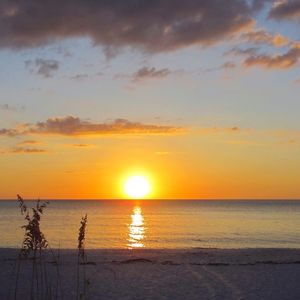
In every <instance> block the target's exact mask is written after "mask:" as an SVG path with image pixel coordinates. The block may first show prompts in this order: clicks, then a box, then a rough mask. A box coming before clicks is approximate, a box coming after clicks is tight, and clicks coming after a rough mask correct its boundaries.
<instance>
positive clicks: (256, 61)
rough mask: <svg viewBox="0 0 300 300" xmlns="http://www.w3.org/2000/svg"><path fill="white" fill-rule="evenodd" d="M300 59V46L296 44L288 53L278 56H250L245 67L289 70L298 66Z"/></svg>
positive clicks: (245, 62)
mask: <svg viewBox="0 0 300 300" xmlns="http://www.w3.org/2000/svg"><path fill="white" fill-rule="evenodd" d="M299 58H300V45H298V44H297V43H296V44H294V45H293V46H292V47H291V48H290V49H289V50H288V51H287V52H286V53H284V54H278V55H268V54H258V55H250V56H249V57H247V58H246V59H245V60H244V63H243V64H244V66H246V67H252V66H261V67H264V68H266V69H289V68H292V67H294V66H296V65H297V63H298V61H299Z"/></svg>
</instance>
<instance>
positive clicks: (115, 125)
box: [0, 116, 185, 136]
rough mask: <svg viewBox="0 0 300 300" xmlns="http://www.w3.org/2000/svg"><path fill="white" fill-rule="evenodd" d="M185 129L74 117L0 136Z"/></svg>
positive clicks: (22, 127)
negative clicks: (101, 121)
mask: <svg viewBox="0 0 300 300" xmlns="http://www.w3.org/2000/svg"><path fill="white" fill-rule="evenodd" d="M184 131H185V129H184V128H182V127H175V126H164V125H152V124H143V123H139V122H131V121H128V120H125V119H115V120H114V121H113V122H110V123H93V122H90V121H85V120H82V119H80V118H78V117H74V116H66V117H55V118H50V119H48V120H46V121H45V122H38V123H35V124H21V125H19V126H18V127H17V128H12V129H0V135H6V136H16V135H28V134H35V135H50V134H53V135H65V136H80V135H82V136H88V135H98V136H103V135H120V134H142V135H147V134H176V133H182V132H184Z"/></svg>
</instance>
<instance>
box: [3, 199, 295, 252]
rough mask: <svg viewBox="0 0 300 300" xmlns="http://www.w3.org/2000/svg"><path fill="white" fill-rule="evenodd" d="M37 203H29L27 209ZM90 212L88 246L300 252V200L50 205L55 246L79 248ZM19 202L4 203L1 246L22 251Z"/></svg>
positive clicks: (46, 223) (48, 224) (49, 232)
mask: <svg viewBox="0 0 300 300" xmlns="http://www.w3.org/2000/svg"><path fill="white" fill-rule="evenodd" d="M31 205H33V202H30V201H28V206H31ZM85 213H87V214H88V227H87V239H86V247H87V248H143V247H146V248H193V247H217V248H248V247H272V248H276V247H277V248H279V247H280V248H282V247H284V248H300V201H287V200H286V201H157V200H156V201H153V200H152V201H150V200H148V201H145V200H144V201H139V202H136V201H87V200H82V201H50V205H49V207H48V208H47V209H46V210H45V213H44V215H43V219H42V230H43V231H44V233H45V235H46V238H47V239H48V240H49V242H50V245H51V246H52V247H53V248H55V247H60V248H74V247H76V242H77V234H78V228H79V223H80V219H81V217H82V216H83V215H84V214H85ZM23 223H24V220H23V217H22V216H21V214H20V211H19V208H18V203H17V202H16V201H0V232H1V239H0V247H19V246H20V244H21V241H22V237H23V233H24V232H23V230H22V229H21V226H22V224H23Z"/></svg>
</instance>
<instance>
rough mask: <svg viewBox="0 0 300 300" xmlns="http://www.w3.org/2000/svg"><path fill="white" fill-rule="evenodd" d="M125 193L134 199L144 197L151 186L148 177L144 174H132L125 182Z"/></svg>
mask: <svg viewBox="0 0 300 300" xmlns="http://www.w3.org/2000/svg"><path fill="white" fill-rule="evenodd" d="M124 188H125V192H126V194H127V195H128V196H129V197H131V198H135V199H140V198H144V197H145V196H147V195H148V194H149V193H150V190H151V187H150V183H149V181H148V179H147V178H146V177H144V176H132V177H129V178H128V179H127V180H126V182H125V187H124Z"/></svg>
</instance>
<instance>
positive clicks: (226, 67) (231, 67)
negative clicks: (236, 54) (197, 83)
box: [205, 61, 236, 72]
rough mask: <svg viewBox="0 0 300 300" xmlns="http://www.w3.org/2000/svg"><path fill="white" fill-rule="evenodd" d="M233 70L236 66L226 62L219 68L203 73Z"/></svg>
mask: <svg viewBox="0 0 300 300" xmlns="http://www.w3.org/2000/svg"><path fill="white" fill-rule="evenodd" d="M235 68H236V64H235V63H234V62H232V61H227V62H225V63H223V64H222V65H221V66H219V67H215V68H210V69H206V70H205V72H213V71H221V70H232V69H235Z"/></svg>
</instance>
